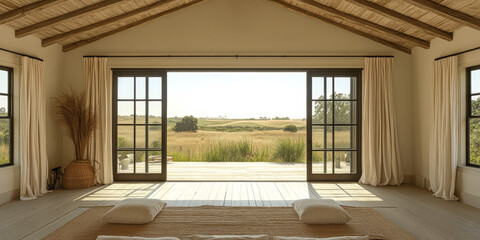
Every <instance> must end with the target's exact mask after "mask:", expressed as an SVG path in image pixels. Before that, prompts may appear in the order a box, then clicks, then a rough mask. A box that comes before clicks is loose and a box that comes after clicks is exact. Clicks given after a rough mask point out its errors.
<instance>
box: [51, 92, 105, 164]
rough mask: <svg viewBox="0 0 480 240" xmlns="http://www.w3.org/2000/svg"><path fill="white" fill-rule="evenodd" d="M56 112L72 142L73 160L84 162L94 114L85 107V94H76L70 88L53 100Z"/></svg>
mask: <svg viewBox="0 0 480 240" xmlns="http://www.w3.org/2000/svg"><path fill="white" fill-rule="evenodd" d="M55 101H56V112H57V113H58V115H59V116H60V120H61V121H62V122H63V124H64V125H65V128H66V129H67V133H68V135H69V136H70V138H71V139H72V141H73V145H74V150H75V160H84V159H85V158H84V156H85V154H86V149H87V144H88V141H89V138H90V136H91V135H92V133H93V131H94V130H95V126H96V123H97V119H96V116H95V113H94V112H93V111H91V109H90V108H89V107H88V106H87V101H86V97H85V93H83V92H82V93H77V92H75V91H74V90H73V88H70V89H68V90H64V91H63V92H62V93H61V94H60V96H59V97H57V98H55Z"/></svg>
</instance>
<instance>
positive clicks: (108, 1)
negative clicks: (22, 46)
mask: <svg viewBox="0 0 480 240" xmlns="http://www.w3.org/2000/svg"><path fill="white" fill-rule="evenodd" d="M121 1H124V0H105V1H101V2H98V3H95V4H92V5H89V6H86V7H84V8H80V9H77V10H75V11H73V12H69V13H66V14H63V15H60V16H57V17H54V18H50V19H47V20H45V21H42V22H39V23H35V24H33V25H30V26H27V27H24V28H21V29H18V30H16V31H15V36H16V37H17V38H18V37H24V36H27V35H29V34H32V33H35V32H38V31H40V30H42V29H45V28H47V27H50V26H52V25H55V24H59V23H61V22H64V21H67V20H70V19H72V18H75V17H80V16H82V15H85V14H89V13H92V12H94V11H97V10H99V9H102V8H104V7H108V6H111V5H113V4H116V3H119V2H121Z"/></svg>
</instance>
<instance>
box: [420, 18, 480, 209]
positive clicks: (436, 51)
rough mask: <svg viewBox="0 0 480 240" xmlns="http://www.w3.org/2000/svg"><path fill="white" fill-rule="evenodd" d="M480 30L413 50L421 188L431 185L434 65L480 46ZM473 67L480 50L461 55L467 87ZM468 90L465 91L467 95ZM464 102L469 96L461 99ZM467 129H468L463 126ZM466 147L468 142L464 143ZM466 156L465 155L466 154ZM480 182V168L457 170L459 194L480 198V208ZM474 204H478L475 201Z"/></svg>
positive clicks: (461, 32) (479, 62) (479, 60)
mask: <svg viewBox="0 0 480 240" xmlns="http://www.w3.org/2000/svg"><path fill="white" fill-rule="evenodd" d="M479 39H480V31H477V30H473V29H470V28H467V27H465V28H462V29H459V30H458V31H456V32H455V33H454V40H453V41H451V42H447V41H444V40H440V39H435V40H433V41H432V42H431V46H430V49H428V50H425V49H419V48H416V49H415V50H414V51H413V54H412V56H413V60H412V63H413V64H412V65H413V79H414V81H413V90H414V94H413V96H414V99H413V102H414V103H415V104H414V105H413V110H414V114H413V116H414V119H413V122H414V124H413V128H414V133H415V135H414V138H413V146H414V166H413V169H414V170H415V176H417V178H416V180H417V185H419V186H424V185H425V186H426V187H427V186H428V183H429V181H428V179H429V173H428V171H429V170H428V165H429V163H428V151H429V134H430V129H429V128H430V120H431V116H432V108H433V94H432V88H433V62H434V59H435V58H437V57H441V56H445V55H449V54H452V53H457V52H461V51H464V50H468V49H472V48H475V47H478V46H479V43H480V42H479ZM472 65H480V51H475V52H471V53H468V54H463V55H460V56H459V67H460V68H459V71H460V72H461V78H460V79H461V81H462V85H463V86H465V82H464V81H465V78H464V75H465V68H466V67H468V66H472ZM462 94H465V93H464V90H463V93H462ZM461 99H462V101H463V104H462V105H463V106H464V101H465V97H462V98H461ZM462 115H463V116H462V124H463V126H464V123H465V113H464V112H463V114H462ZM463 129H465V128H464V127H463ZM463 144H465V143H463ZM464 149H465V148H462V151H464ZM463 156H465V155H464V154H463ZM459 165H460V166H462V165H465V159H461V161H460V163H459ZM479 181H480V169H474V168H466V167H460V168H459V169H458V171H457V194H458V195H460V196H462V197H463V198H464V199H465V200H466V202H467V201H469V199H475V198H477V200H476V201H477V204H478V205H477V206H480V202H478V201H479V200H480V191H479V188H478V184H472V183H478V182H479ZM469 203H470V204H472V205H475V203H472V201H469Z"/></svg>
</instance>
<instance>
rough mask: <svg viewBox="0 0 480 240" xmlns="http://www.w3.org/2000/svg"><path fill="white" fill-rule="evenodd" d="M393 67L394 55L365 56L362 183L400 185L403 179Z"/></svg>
mask: <svg viewBox="0 0 480 240" xmlns="http://www.w3.org/2000/svg"><path fill="white" fill-rule="evenodd" d="M392 69H393V58H366V59H365V68H364V70H363V90H362V92H363V105H362V111H363V114H362V163H363V164H362V177H361V178H360V183H362V184H370V185H372V186H378V185H400V184H401V183H402V182H403V172H402V166H401V162H400V154H399V150H398V140H397V129H396V120H395V109H394V107H393V94H392V82H393V80H392Z"/></svg>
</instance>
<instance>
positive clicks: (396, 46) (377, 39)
mask: <svg viewBox="0 0 480 240" xmlns="http://www.w3.org/2000/svg"><path fill="white" fill-rule="evenodd" d="M270 1H272V2H275V3H278V4H280V5H282V6H284V7H286V8H289V9H291V10H294V11H296V12H300V13H302V14H304V15H307V16H310V17H314V18H316V19H319V20H321V21H323V22H326V23H329V24H332V25H334V26H337V27H339V28H342V29H344V30H347V31H349V32H352V33H354V34H357V35H360V36H363V37H366V38H368V39H370V40H372V41H375V42H378V43H380V44H383V45H385V46H388V47H391V48H394V49H397V50H399V51H402V52H404V53H408V54H410V53H411V50H410V49H409V48H406V47H404V46H402V45H400V44H397V43H394V42H390V41H387V40H385V39H383V38H380V37H377V36H374V35H371V34H368V33H366V32H363V31H360V30H358V29H356V28H353V27H350V26H347V25H345V24H343V23H339V22H336V21H334V20H332V19H330V18H327V17H324V16H321V15H319V14H316V13H313V12H310V11H307V10H305V9H303V8H300V7H297V6H295V5H292V4H289V3H286V2H284V1H282V0H270Z"/></svg>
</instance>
